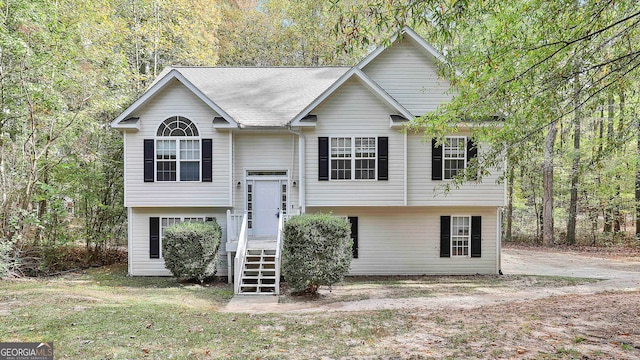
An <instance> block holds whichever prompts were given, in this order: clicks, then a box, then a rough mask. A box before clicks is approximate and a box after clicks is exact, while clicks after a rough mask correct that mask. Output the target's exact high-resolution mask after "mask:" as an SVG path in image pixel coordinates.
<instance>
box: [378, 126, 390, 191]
mask: <svg viewBox="0 0 640 360" xmlns="http://www.w3.org/2000/svg"><path fill="white" fill-rule="evenodd" d="M378 180H389V138H388V137H386V136H385V137H379V138H378Z"/></svg>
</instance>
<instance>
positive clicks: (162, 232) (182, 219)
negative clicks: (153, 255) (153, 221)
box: [154, 216, 207, 260]
mask: <svg viewBox="0 0 640 360" xmlns="http://www.w3.org/2000/svg"><path fill="white" fill-rule="evenodd" d="M206 218H207V217H206V216H165V217H160V224H159V225H160V239H159V246H160V249H159V250H160V251H159V254H160V256H159V257H158V258H159V259H164V258H163V257H162V243H163V241H164V229H165V228H164V227H162V220H166V219H179V220H180V222H176V223H174V224H171V225H169V226H172V225H175V224H179V223H182V222H184V219H196V220H197V221H203V222H204V221H205V220H206ZM154 260H156V259H154Z"/></svg>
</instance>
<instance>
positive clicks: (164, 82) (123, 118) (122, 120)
mask: <svg viewBox="0 0 640 360" xmlns="http://www.w3.org/2000/svg"><path fill="white" fill-rule="evenodd" d="M174 79H175V80H178V81H179V82H180V83H182V84H183V85H184V86H185V87H186V88H187V89H189V90H190V91H191V92H192V93H193V94H194V95H196V96H197V97H198V98H200V100H202V101H203V102H204V103H205V104H207V105H208V106H209V107H211V109H213V110H214V111H215V112H216V113H218V114H220V116H221V117H222V118H224V120H226V121H227V123H228V124H229V125H230V126H233V127H236V126H237V123H236V121H235V120H234V119H233V118H232V117H231V116H229V114H227V113H226V112H225V111H224V110H222V108H220V107H219V106H218V105H217V104H216V103H214V102H213V101H211V99H209V98H208V97H207V96H206V95H205V94H203V93H202V91H200V89H198V88H197V87H196V86H194V85H193V84H192V83H191V82H190V81H189V80H187V79H186V78H185V77H184V75H182V74H181V73H180V72H178V71H177V70H176V69H172V70H171V71H169V72H168V73H167V74H166V75H165V76H164V77H162V78H161V79H159V80H158V81H156V82H154V83H153V85H151V87H150V88H149V89H147V91H145V92H144V94H142V96H140V97H139V98H138V100H136V101H134V102H133V104H131V105H130V106H129V107H128V108H127V109H126V110H125V111H123V112H122V113H121V114H120V115H119V116H118V117H117V118H115V119H114V120H113V121H112V122H111V127H113V128H116V129H130V128H132V127H131V126H130V125H129V124H130V123H131V119H130V118H128V117H129V115H131V114H132V113H133V112H134V111H135V110H136V109H138V108H139V107H141V106H142V105H144V104H145V103H147V101H149V100H150V99H151V98H153V97H154V96H155V95H157V94H158V93H160V91H162V90H163V89H164V88H166V87H167V86H168V85H169V84H171V81H172V80H174ZM135 124H136V126H139V125H138V122H137V121H136V122H135ZM136 128H137V127H136Z"/></svg>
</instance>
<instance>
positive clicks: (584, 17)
mask: <svg viewBox="0 0 640 360" xmlns="http://www.w3.org/2000/svg"><path fill="white" fill-rule="evenodd" d="M334 3H335V5H334V6H335V7H336V8H340V9H342V10H348V9H350V8H351V7H352V5H351V3H350V2H347V1H335V2H334ZM639 18H640V4H638V3H637V2H613V1H596V0H588V1H580V2H577V1H574V0H567V1H553V2H548V1H542V0H528V1H527V0H520V1H514V2H503V1H497V0H495V1H482V2H477V1H468V0H460V1H452V2H442V1H435V0H418V1H411V2H397V1H392V0H376V1H372V2H369V3H368V4H367V5H366V6H364V7H360V8H358V7H354V8H353V10H352V11H349V12H348V15H345V16H343V17H341V18H340V21H339V23H338V24H337V27H336V28H337V31H338V32H340V33H341V34H343V35H345V38H346V40H345V42H344V44H343V48H344V49H345V50H347V51H348V50H349V49H350V48H351V47H352V46H353V45H354V44H362V43H368V42H369V41H370V39H371V34H374V33H379V32H383V33H384V32H398V31H399V30H400V29H401V28H402V27H403V26H405V25H409V26H411V27H413V28H414V29H416V30H417V31H419V32H420V33H421V34H423V35H425V36H426V37H427V39H428V40H429V41H430V42H431V43H432V44H434V45H436V47H438V48H439V49H440V50H441V52H442V53H443V54H444V55H445V57H446V59H447V64H445V66H443V67H442V73H443V75H444V76H446V77H447V78H448V79H450V81H451V84H452V87H453V89H454V92H455V93H456V96H455V97H454V99H453V101H452V102H450V103H449V104H445V105H443V106H441V107H440V109H439V110H438V111H436V112H434V113H430V114H425V115H424V116H423V117H422V118H421V120H422V121H421V124H422V125H423V127H422V130H423V131H425V132H427V134H426V135H427V136H439V135H441V134H442V133H443V132H448V131H452V130H454V129H455V124H457V123H458V120H457V119H459V118H466V119H471V120H473V119H484V118H486V117H487V116H492V115H495V113H496V112H497V111H501V112H502V113H503V114H504V115H505V117H504V118H505V121H504V123H503V124H502V125H501V126H500V127H496V128H491V127H490V126H484V127H483V128H482V129H480V131H478V133H477V134H476V136H477V137H478V138H479V139H480V140H481V141H486V142H489V143H491V144H492V149H493V151H494V152H493V153H492V155H491V156H488V157H487V159H486V161H484V162H482V163H481V164H479V166H480V167H482V168H488V167H492V166H494V165H496V162H498V161H501V159H502V157H501V156H500V154H503V153H505V151H508V150H513V149H514V148H522V147H526V150H527V151H526V152H528V153H529V154H536V153H540V152H541V151H542V149H543V148H544V149H546V163H545V166H544V168H545V171H544V172H543V173H544V174H543V176H544V177H545V184H546V185H545V192H544V193H545V201H544V204H546V205H545V211H544V212H545V216H544V217H543V219H544V218H546V219H544V220H545V222H546V221H550V219H548V217H549V216H552V212H551V211H550V210H551V206H550V205H551V203H550V200H551V201H552V200H553V199H552V198H549V197H551V196H553V191H554V189H553V188H549V186H551V185H550V184H551V181H550V180H552V179H551V177H550V173H551V169H552V167H551V164H552V163H551V162H550V158H549V157H550V156H551V155H552V154H553V152H551V151H550V149H551V148H550V146H551V145H552V141H551V140H553V139H552V138H553V136H551V135H553V133H554V132H555V131H553V128H556V127H560V129H561V130H560V137H561V143H562V139H563V138H564V136H565V132H564V129H565V128H568V127H567V126H565V124H566V123H572V126H573V128H574V149H572V150H568V149H565V148H564V147H563V146H561V147H560V148H559V149H560V150H562V151H563V153H561V154H559V155H560V156H561V158H560V159H564V158H565V157H567V156H568V157H569V158H570V159H571V162H572V163H577V164H579V163H580V162H582V158H580V157H577V156H579V155H580V153H581V151H579V150H578V149H577V148H578V146H579V143H576V142H577V141H580V138H581V137H583V136H584V134H583V133H582V132H578V131H576V130H577V128H576V125H580V124H579V123H580V122H581V121H582V120H581V119H580V118H581V117H582V116H581V115H580V112H581V111H582V110H581V109H590V108H595V107H596V104H597V103H598V102H599V101H600V98H602V97H605V98H606V97H611V96H616V95H617V94H618V93H619V92H620V91H622V90H623V89H625V88H628V87H629V86H631V85H630V84H632V83H633V84H636V86H637V83H638V82H637V79H638V67H639V66H640V42H639V41H638V39H640V27H638V26H637V24H638V19H639ZM578 82H579V85H578V84H577V83H578ZM627 102H628V103H631V102H629V101H627ZM576 111H578V113H576ZM541 114H545V115H546V116H541ZM572 119H573V121H572ZM610 119H611V120H610V121H608V122H607V124H606V125H607V130H611V131H608V134H607V135H609V134H611V136H606V137H605V140H604V141H605V142H606V143H607V146H605V149H606V150H607V152H608V153H610V154H612V155H611V156H616V152H615V151H613V150H610V149H611V148H616V147H618V148H622V147H623V146H621V145H620V144H621V142H620V141H621V140H622V139H621V138H620V135H619V134H615V136H613V135H614V133H615V128H614V127H613V124H614V123H615V122H616V121H617V122H618V125H619V127H622V128H625V122H624V121H621V120H620V119H621V118H620V116H619V115H615V114H614V115H613V116H611V117H610ZM545 129H549V130H552V131H549V132H548V136H547V139H546V140H547V141H542V139H541V138H540V137H539V136H538V134H539V133H540V132H541V131H543V130H545ZM632 131H633V133H636V134H637V129H632ZM636 136H637V135H636ZM531 139H533V140H535V141H529V140H531ZM492 159H493V161H492ZM599 161H600V160H597V162H598V164H599V165H598V166H604V167H609V166H610V165H613V164H611V163H607V164H601V163H599ZM561 163H564V160H563V161H561ZM572 166H573V165H572ZM507 173H508V172H507ZM582 175H583V174H582V173H581V168H580V167H579V166H576V167H575V168H574V171H572V176H570V178H571V179H570V180H572V181H571V182H572V186H571V193H572V196H571V198H572V199H571V200H570V204H569V206H568V208H569V209H570V211H569V212H570V213H571V214H570V216H569V221H570V223H569V224H568V225H567V226H568V228H567V229H568V230H570V229H571V228H573V226H574V225H573V224H572V223H573V222H575V220H574V214H577V211H578V199H579V197H578V196H577V194H579V192H580V190H579V186H578V185H579V183H580V177H581V176H582ZM538 176H539V175H538ZM561 176H562V179H561V180H562V182H560V183H558V182H556V185H555V187H556V188H558V187H559V186H563V185H564V182H565V181H566V179H565V178H564V171H563V172H562V174H561ZM614 181H615V182H616V183H619V184H620V185H622V183H623V182H624V181H625V180H624V179H623V177H620V178H614ZM605 185H606V184H605ZM615 189H616V188H615V187H614V190H613V191H607V192H608V194H609V195H610V196H611V197H612V200H611V201H609V202H610V203H612V204H613V203H615V204H618V205H620V204H621V202H622V201H623V196H622V195H621V191H622V188H620V189H621V190H620V191H617V190H615ZM556 190H557V189H556ZM574 207H575V209H576V210H575V211H573V209H574ZM612 212H617V211H614V209H612ZM547 230H549V229H547ZM544 233H545V234H546V236H544V237H545V239H546V242H548V241H549V239H550V238H549V235H550V234H551V233H550V232H548V231H544ZM572 233H573V231H571V232H570V234H569V241H572V238H573V236H574V235H573V234H572Z"/></svg>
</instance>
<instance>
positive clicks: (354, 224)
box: [348, 216, 358, 259]
mask: <svg viewBox="0 0 640 360" xmlns="http://www.w3.org/2000/svg"><path fill="white" fill-rule="evenodd" d="M348 219H349V223H350V224H351V240H353V247H352V248H351V250H352V252H353V258H354V259H357V258H358V218H357V217H355V216H349V217H348Z"/></svg>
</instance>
